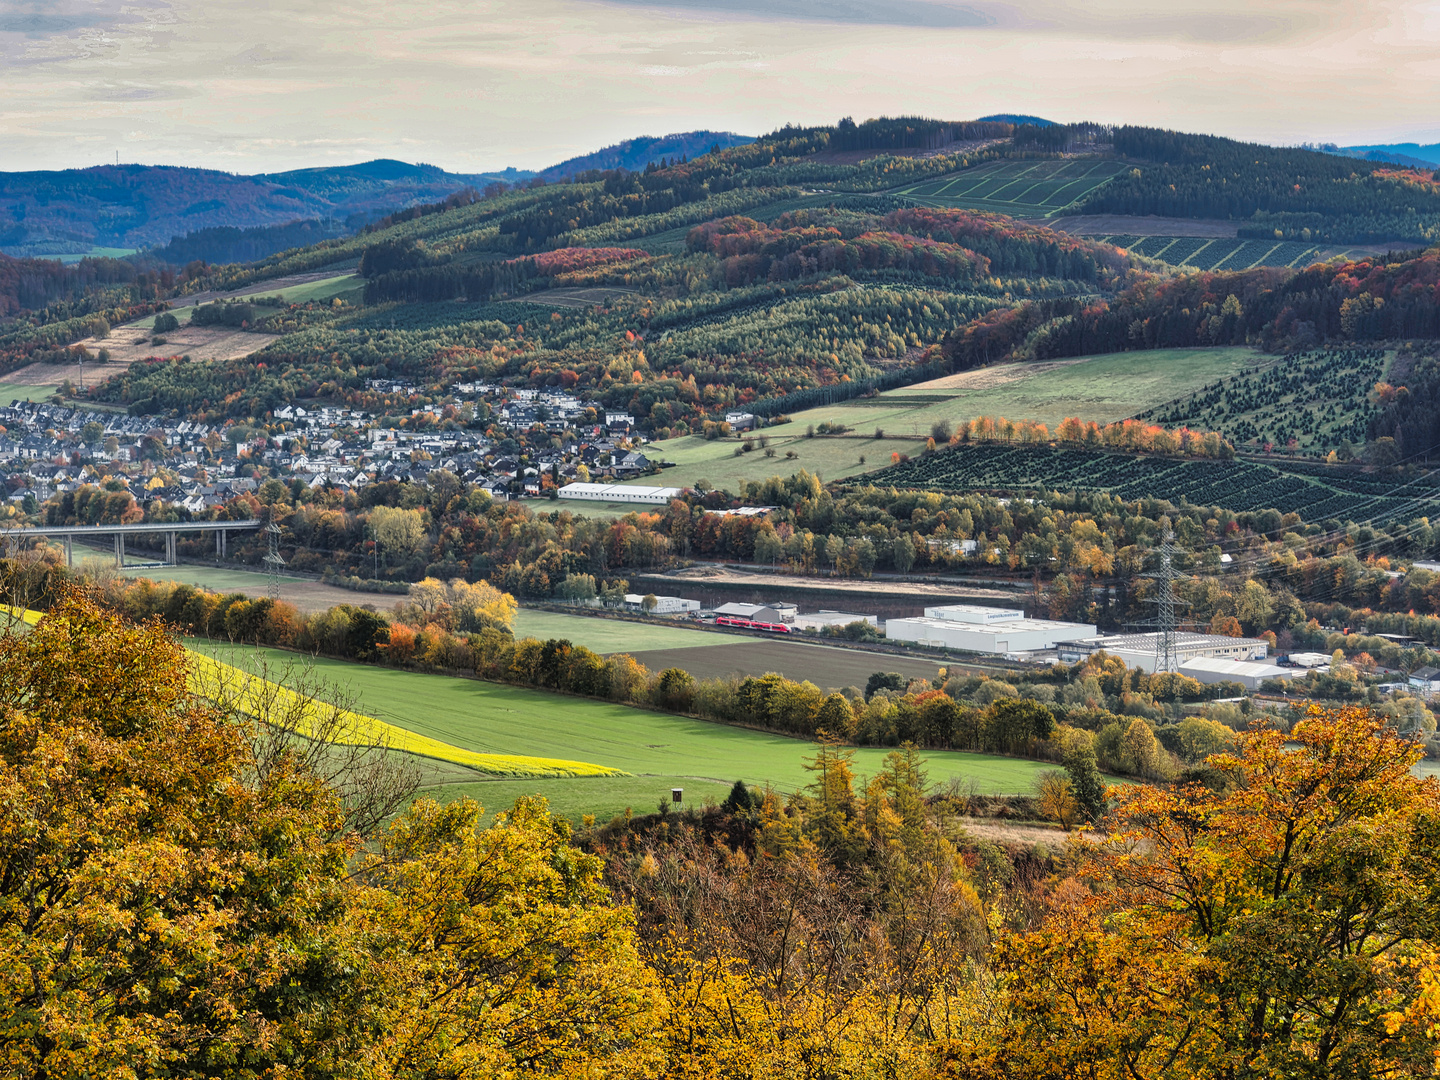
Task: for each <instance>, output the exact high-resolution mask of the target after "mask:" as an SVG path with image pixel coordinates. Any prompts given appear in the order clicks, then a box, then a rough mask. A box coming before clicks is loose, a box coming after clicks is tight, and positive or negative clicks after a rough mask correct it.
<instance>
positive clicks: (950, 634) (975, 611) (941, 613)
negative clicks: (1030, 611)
mask: <svg viewBox="0 0 1440 1080" xmlns="http://www.w3.org/2000/svg"><path fill="white" fill-rule="evenodd" d="M1094 633H1095V627H1094V625H1093V624H1086V623H1069V622H1054V621H1052V620H1050V619H1027V618H1025V613H1024V612H1023V611H1017V610H1013V609H1007V608H987V607H978V606H973V605H969V604H954V605H951V606H948V607H931V608H926V609H925V616H924V618H918V619H887V620H886V622H885V636H886V637H887V638H890V639H892V640H894V641H913V642H915V643H916V644H919V645H930V646H933V647H936V648H945V649H958V650H961V651H963V652H973V653H989V654H993V655H996V656H1004V655H1006V654H1007V653H1027V652H1038V651H1040V650H1042V649H1053V648H1054V647H1055V646H1056V645H1057V644H1058V643H1059V642H1061V641H1067V640H1069V639H1071V638H1083V637H1090V636H1093V635H1094Z"/></svg>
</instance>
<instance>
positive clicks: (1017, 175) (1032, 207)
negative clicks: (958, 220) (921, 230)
mask: <svg viewBox="0 0 1440 1080" xmlns="http://www.w3.org/2000/svg"><path fill="white" fill-rule="evenodd" d="M1124 169H1125V166H1124V165H1122V164H1121V163H1120V162H1118V161H1101V160H1097V159H1087V158H1072V159H1070V160H1066V161H1056V160H1046V161H991V162H986V163H985V164H983V165H977V166H975V168H973V169H966V170H965V171H964V172H960V173H954V174H952V175H950V176H942V177H940V178H938V179H935V180H927V181H925V182H924V183H921V184H914V185H911V186H910V187H905V188H896V189H895V191H894V192H892V194H895V195H903V196H905V197H906V198H907V199H910V200H913V201H914V202H917V203H919V204H921V205H922V206H938V207H950V206H954V207H963V208H965V209H970V210H990V211H994V212H996V213H1001V214H1010V215H1012V216H1016V217H1052V216H1054V215H1055V214H1058V213H1059V212H1060V211H1061V210H1063V209H1065V208H1066V207H1068V206H1071V205H1073V204H1074V203H1076V202H1078V201H1079V200H1081V199H1083V198H1084V197H1085V196H1086V195H1088V194H1090V192H1092V191H1094V190H1095V189H1096V188H1098V187H1101V186H1102V185H1104V184H1105V183H1107V182H1109V181H1110V180H1111V179H1113V178H1114V177H1115V176H1117V175H1118V174H1119V173H1121V172H1122V171H1124Z"/></svg>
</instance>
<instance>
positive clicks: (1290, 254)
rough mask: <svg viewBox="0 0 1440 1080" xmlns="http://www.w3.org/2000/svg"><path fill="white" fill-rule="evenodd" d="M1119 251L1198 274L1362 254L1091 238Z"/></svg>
mask: <svg viewBox="0 0 1440 1080" xmlns="http://www.w3.org/2000/svg"><path fill="white" fill-rule="evenodd" d="M1089 239H1092V240H1100V241H1103V242H1104V243H1107V244H1114V245H1115V246H1116V247H1122V248H1125V249H1126V250H1127V251H1133V252H1134V253H1135V254H1137V255H1145V256H1148V257H1149V258H1152V259H1159V260H1160V261H1161V262H1166V263H1169V264H1170V265H1171V266H1191V267H1194V268H1195V269H1197V270H1250V269H1253V268H1254V267H1257V266H1293V267H1300V266H1309V265H1310V264H1311V263H1316V262H1323V261H1324V260H1326V259H1332V258H1334V257H1335V256H1337V255H1347V254H1363V252H1358V251H1354V250H1353V249H1349V248H1338V247H1321V246H1317V245H1315V244H1305V243H1301V242H1300V241H1298V240H1243V239H1240V238H1238V237H1234V236H1226V237H1214V238H1206V237H1194V236H1135V235H1131V234H1126V233H1112V234H1109V235H1105V236H1091V237H1089Z"/></svg>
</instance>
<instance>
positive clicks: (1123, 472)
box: [867, 443, 1440, 523]
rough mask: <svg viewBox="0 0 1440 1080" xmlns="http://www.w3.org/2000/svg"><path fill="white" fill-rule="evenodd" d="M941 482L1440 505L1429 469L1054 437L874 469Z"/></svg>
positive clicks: (1410, 509) (1424, 507)
mask: <svg viewBox="0 0 1440 1080" xmlns="http://www.w3.org/2000/svg"><path fill="white" fill-rule="evenodd" d="M867 479H868V480H870V481H872V482H874V483H876V484H893V485H894V486H896V487H900V488H927V489H937V490H941V491H993V492H1020V491H1034V490H1037V489H1046V490H1051V491H1055V490H1058V491H1108V492H1110V493H1112V494H1114V495H1117V496H1119V497H1120V498H1122V499H1145V498H1161V499H1168V500H1169V501H1171V502H1175V503H1178V502H1181V501H1182V500H1188V501H1189V502H1191V503H1195V504H1198V505H1201V506H1220V507H1225V508H1226V509H1229V510H1235V511H1237V512H1243V511H1254V510H1278V511H1280V512H1281V513H1282V514H1284V513H1290V512H1294V513H1298V514H1299V515H1300V516H1301V517H1302V518H1303V519H1304V520H1306V521H1311V522H1319V523H1323V522H1325V521H1328V520H1332V519H1333V520H1334V521H1337V522H1344V521H1355V522H1366V521H1373V522H1377V523H1380V522H1386V521H1391V520H1400V521H1409V520H1412V519H1414V518H1416V517H1420V516H1422V515H1425V516H1431V517H1434V516H1436V515H1437V514H1440V485H1437V481H1436V478H1435V477H1434V476H1433V475H1432V474H1417V476H1415V477H1414V478H1410V479H1405V480H1401V479H1396V478H1395V477H1389V476H1380V475H1377V474H1370V473H1360V472H1356V471H1353V470H1348V469H1341V468H1327V467H1326V466H1324V465H1314V466H1309V465H1299V464H1297V465H1287V466H1286V467H1285V468H1284V469H1281V468H1277V467H1275V466H1273V465H1262V464H1257V463H1254V462H1247V461H1203V460H1193V459H1192V460H1185V459H1178V458H1167V457H1137V456H1131V455H1126V454H1112V453H1106V452H1103V451H1088V450H1071V449H1062V448H1060V447H1055V446H1011V445H1007V444H1005V443H971V444H962V445H959V446H955V447H952V448H951V449H949V450H945V451H942V452H941V453H939V454H936V455H934V456H933V457H928V458H912V459H911V460H910V461H906V462H901V463H900V464H898V465H892V466H890V467H888V468H885V469H882V470H880V471H879V472H877V473H875V474H873V475H872V476H870V477H867Z"/></svg>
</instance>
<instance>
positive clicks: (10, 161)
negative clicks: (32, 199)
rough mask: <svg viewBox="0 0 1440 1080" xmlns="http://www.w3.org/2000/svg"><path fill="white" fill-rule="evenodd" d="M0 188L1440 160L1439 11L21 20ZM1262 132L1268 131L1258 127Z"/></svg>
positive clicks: (675, 12)
mask: <svg viewBox="0 0 1440 1080" xmlns="http://www.w3.org/2000/svg"><path fill="white" fill-rule="evenodd" d="M0 93H3V99H4V102H3V105H0V169H3V170H5V171H18V170H31V169H63V168H83V167H88V166H93V165H103V164H106V163H113V162H114V161H115V156H116V153H117V151H118V153H119V155H120V160H121V161H122V162H123V163H139V164H147V165H194V166H201V167H206V168H215V169H222V170H225V171H228V172H242V173H256V172H278V171H284V170H287V169H294V168H305V167H315V166H324V165H339V164H351V163H354V162H359V161H368V160H371V159H374V158H387V157H388V158H398V159H401V160H404V161H412V162H413V161H424V162H427V163H429V164H433V165H437V166H440V167H441V168H444V169H446V170H448V171H451V172H467V173H472V172H486V171H498V170H501V169H504V168H507V167H514V168H518V169H541V168H545V167H547V166H550V165H553V164H555V163H557V162H559V161H561V160H564V159H566V158H569V157H572V156H575V155H578V154H584V153H589V152H591V151H593V150H596V149H599V148H600V147H602V146H607V145H610V144H613V143H616V142H621V141H623V140H625V139H629V138H635V137H638V136H642V135H653V136H658V135H664V134H667V133H670V132H682V131H691V130H697V129H703V128H709V129H713V130H716V131H734V132H738V133H742V134H747V135H759V134H763V133H764V132H767V131H772V130H774V129H775V128H778V127H781V126H783V125H784V124H786V123H797V124H818V123H833V122H834V121H835V120H837V119H838V118H839V117H841V116H844V115H851V116H853V117H854V118H855V119H857V120H862V119H865V118H867V117H872V116H880V115H891V116H894V115H926V116H935V117H940V118H944V119H956V120H959V119H969V118H974V117H977V116H982V115H986V114H989V113H997V112H1013V113H1030V114H1035V115H1039V116H1044V117H1047V118H1048V119H1052V120H1058V121H1073V120H1095V121H1100V122H1127V123H1139V124H1150V125H1155V126H1162V127H1171V128H1177V129H1181V130H1186V131H1195V132H1205V133H1213V134H1219V135H1228V136H1232V137H1235V138H1241V139H1250V140H1255V141H1260V142H1267V143H1272V144H1280V145H1293V144H1297V143H1301V142H1336V143H1339V144H1341V145H1346V144H1372V143H1391V142H1420V143H1430V142H1436V141H1440V121H1437V120H1436V119H1435V118H1434V114H1433V105H1426V104H1425V102H1427V101H1429V102H1432V103H1433V102H1434V101H1435V100H1437V99H1440V5H1437V4H1435V3H1434V2H1433V0H1384V2H1379V3H1367V4H1363V5H1358V6H1351V7H1345V8H1340V7H1335V8H1330V7H1321V6H1319V5H1316V4H1314V3H1312V2H1308V0H1270V2H1265V3H1260V4H1253V3H1250V4H1247V3H1242V2H1241V0H1217V2H1214V3H1207V4H1201V3H1199V2H1197V0H1181V2H1180V3H1178V4H1176V5H1172V6H1170V7H1169V8H1166V9H1164V10H1163V11H1157V10H1155V9H1154V5H1149V6H1148V7H1147V6H1146V5H1145V4H1142V3H1140V2H1139V0H1105V2H1104V3H1102V4H1091V5H1081V4H1078V3H1075V2H1073V0H1038V2H1036V3H1033V4H1031V5H1028V6H1026V7H1025V8H1024V9H1023V10H1022V9H1021V8H1020V7H1019V6H1018V5H1014V4H1011V3H1007V2H991V0H975V2H969V3H959V2H949V0H875V2H873V3H862V2H860V0H834V2H827V3H821V2H819V0H763V2H762V0H667V2H664V3H659V2H652V0H526V2H525V3H523V4H522V3H520V2H519V0H474V2H467V0H433V2H427V3H424V4H420V3H418V2H416V0H391V2H381V0H354V2H353V3H350V4H347V5H345V6H344V7H342V6H341V5H340V4H339V3H338V2H337V0H277V2H275V3H271V4H270V5H268V6H258V5H256V4H254V3H253V2H252V3H241V2H240V0H209V2H207V3H205V4H203V5H202V4H199V3H196V2H195V0H44V2H41V0H0ZM1257 102H1260V103H1261V105H1260V106H1259V107H1257V105H1256V103H1257Z"/></svg>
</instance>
